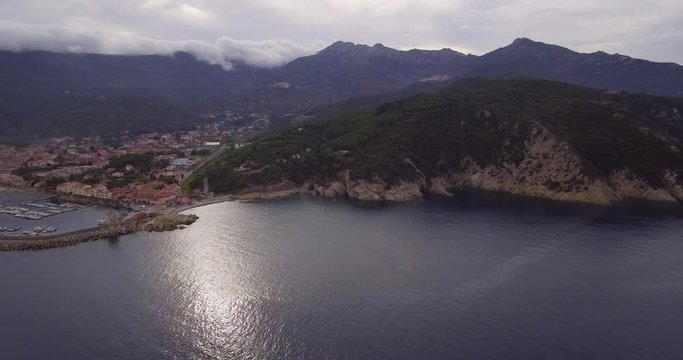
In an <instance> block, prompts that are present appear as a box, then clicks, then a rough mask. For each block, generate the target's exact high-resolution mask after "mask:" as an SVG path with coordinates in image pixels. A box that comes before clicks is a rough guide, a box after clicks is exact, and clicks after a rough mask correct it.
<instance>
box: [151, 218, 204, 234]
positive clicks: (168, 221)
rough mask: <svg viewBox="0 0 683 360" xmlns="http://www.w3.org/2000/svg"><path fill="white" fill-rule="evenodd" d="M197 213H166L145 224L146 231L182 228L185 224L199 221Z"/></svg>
mask: <svg viewBox="0 0 683 360" xmlns="http://www.w3.org/2000/svg"><path fill="white" fill-rule="evenodd" d="M197 219H199V217H197V215H184V214H165V215H159V216H157V217H155V218H154V219H153V220H152V221H150V222H149V223H147V224H146V225H145V226H144V228H143V229H144V230H145V231H154V232H163V231H174V230H178V229H182V228H183V227H184V226H187V225H192V224H194V222H195V221H197Z"/></svg>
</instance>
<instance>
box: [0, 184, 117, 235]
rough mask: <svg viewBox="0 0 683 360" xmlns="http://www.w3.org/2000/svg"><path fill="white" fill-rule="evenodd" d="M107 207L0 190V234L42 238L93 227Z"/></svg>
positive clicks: (43, 195)
mask: <svg viewBox="0 0 683 360" xmlns="http://www.w3.org/2000/svg"><path fill="white" fill-rule="evenodd" d="M109 209H110V208H108V207H104V206H93V205H81V204H76V203H73V202H71V201H55V200H54V198H53V197H50V196H46V195H45V194H35V193H28V192H27V193H22V192H2V191H0V237H15V236H19V237H27V236H28V237H45V236H49V235H53V234H61V233H66V232H72V231H78V230H81V229H87V228H95V227H97V226H99V225H101V224H100V220H102V219H106V217H107V212H108V211H109Z"/></svg>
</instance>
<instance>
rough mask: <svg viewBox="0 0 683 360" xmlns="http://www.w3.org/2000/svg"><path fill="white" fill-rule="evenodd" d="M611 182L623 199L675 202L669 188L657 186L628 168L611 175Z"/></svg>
mask: <svg viewBox="0 0 683 360" xmlns="http://www.w3.org/2000/svg"><path fill="white" fill-rule="evenodd" d="M609 184H610V186H611V187H612V188H613V189H614V191H615V192H616V194H617V195H618V196H619V197H620V198H622V199H640V200H649V201H659V202H669V203H675V202H677V201H678V200H676V198H674V197H673V196H672V195H671V194H670V193H669V191H668V190H667V189H664V188H655V187H653V186H652V185H650V184H648V183H647V181H645V180H644V179H641V178H639V177H637V176H635V175H633V174H631V172H630V171H628V170H619V171H615V172H614V173H612V174H611V175H610V177H609Z"/></svg>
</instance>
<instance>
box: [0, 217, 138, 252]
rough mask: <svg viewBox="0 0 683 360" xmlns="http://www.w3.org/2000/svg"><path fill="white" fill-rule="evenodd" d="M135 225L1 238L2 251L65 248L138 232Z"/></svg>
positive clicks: (128, 224) (0, 246)
mask: <svg viewBox="0 0 683 360" xmlns="http://www.w3.org/2000/svg"><path fill="white" fill-rule="evenodd" d="M137 229H138V226H137V224H135V223H127V224H122V225H117V226H107V227H98V228H90V229H83V230H78V231H73V232H69V233H64V234H54V235H46V236H40V237H36V236H0V251H22V250H42V249H51V248H57V247H65V246H71V245H76V244H80V243H83V242H88V241H95V240H101V239H110V238H115V237H117V236H122V235H127V234H131V233H133V232H135V231H137Z"/></svg>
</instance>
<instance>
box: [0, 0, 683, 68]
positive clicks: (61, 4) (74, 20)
mask: <svg viewBox="0 0 683 360" xmlns="http://www.w3.org/2000/svg"><path fill="white" fill-rule="evenodd" d="M1 20H6V21H13V22H16V23H24V24H41V26H57V27H61V28H62V30H64V29H66V30H69V31H68V32H69V33H74V32H75V33H77V34H80V35H79V36H84V37H86V38H91V37H93V36H94V37H96V38H99V39H102V40H101V41H102V42H103V43H107V44H108V43H118V44H117V45H116V50H118V48H120V47H136V46H137V45H135V44H136V43H137V41H136V42H133V44H131V45H128V44H126V43H127V42H131V40H130V39H129V38H130V37H135V38H139V40H140V42H142V43H145V44H146V43H148V42H154V43H155V44H156V47H159V48H161V49H165V48H168V47H170V48H177V47H180V48H186V47H192V48H193V49H194V48H201V49H202V50H201V51H200V50H196V51H197V52H199V53H201V54H203V55H202V56H203V58H204V59H210V60H207V61H212V62H214V63H219V64H223V66H226V65H227V67H229V66H230V65H229V64H231V63H232V62H233V61H237V60H231V59H232V57H233V56H235V54H238V53H239V54H243V55H242V56H247V54H245V53H246V52H247V51H246V49H249V50H251V52H250V54H248V58H249V59H250V61H252V60H254V62H255V63H259V64H278V63H280V62H281V61H286V60H277V59H283V58H284V59H287V58H288V57H287V56H288V55H289V54H292V52H294V53H295V54H306V53H311V52H312V51H314V50H315V49H316V46H300V45H299V46H297V45H294V44H309V43H311V42H313V41H324V42H325V43H328V44H329V43H332V42H334V41H336V40H346V41H353V42H356V43H364V44H375V43H378V42H381V43H383V44H385V45H387V46H391V47H396V48H404V49H405V48H413V47H416V48H425V47H426V48H435V47H436V48H441V47H451V48H455V49H461V50H466V51H471V52H472V53H474V54H483V53H485V52H487V51H490V50H492V49H495V48H497V47H500V46H504V45H506V44H508V43H509V42H511V41H512V40H513V39H514V38H516V37H522V36H525V37H530V38H532V39H535V40H539V41H544V42H547V43H553V44H558V45H562V46H567V47H569V48H572V49H575V50H579V51H585V52H593V51H597V50H604V51H607V52H619V53H622V54H627V55H631V56H634V57H639V58H645V59H649V60H656V61H677V62H680V63H683V1H681V0H651V1H643V0H601V1H595V0H572V1H566V0H544V1H538V0H229V1H219V0H62V1H54V0H0V21H1ZM93 29H97V31H95V32H96V33H99V34H93ZM33 30H35V29H33ZM55 31H57V30H55ZM83 34H85V35H83ZM2 35H4V33H2V34H0V36H2ZM224 35H228V36H229V37H230V38H232V39H249V40H263V39H273V38H277V39H289V40H290V41H292V42H293V43H294V44H291V43H287V42H282V41H278V42H277V43H280V45H279V46H278V47H277V49H278V50H277V51H276V52H275V54H277V55H273V53H271V52H270V51H271V50H268V49H269V48H270V47H269V45H268V44H269V43H270V42H269V41H265V42H263V43H261V42H259V41H256V42H249V43H242V42H239V41H238V42H236V43H235V44H231V41H230V39H227V40H225V42H227V43H228V44H227V45H220V44H219V43H220V42H221V40H220V39H223V38H222V36H224ZM63 36H73V37H76V35H68V34H65V35H63ZM111 38H118V39H119V40H116V39H111ZM153 39H158V40H164V41H170V42H172V44H159V43H158V41H155V40H153ZM188 39H195V40H201V41H200V43H203V44H204V45H197V44H195V43H194V42H191V41H189V42H188V41H182V42H179V41H178V40H188ZM215 39H219V40H218V41H216V40H215ZM8 41H9V40H7V39H2V38H0V43H3V42H4V43H7V42H8ZM88 41H90V42H95V41H94V40H88ZM98 41H99V40H98ZM83 42H85V40H83ZM70 43H71V45H73V48H76V49H77V48H78V47H81V48H83V49H84V50H85V51H95V50H97V49H99V48H100V47H106V48H111V47H113V46H111V45H108V46H104V44H103V45H93V44H91V46H90V47H88V46H84V45H82V44H81V43H80V42H77V41H70ZM121 43H124V44H121ZM240 43H242V44H240ZM255 43H256V44H260V45H259V46H255ZM74 44H75V45H74ZM314 45H316V44H315V43H314ZM148 46H149V45H145V46H144V47H148ZM137 47H138V48H139V47H141V46H137ZM61 48H64V46H62V47H61ZM93 49H94V50H93ZM207 49H208V50H207ZM226 49H229V50H230V56H228V60H221V59H222V58H225V56H224V55H222V53H221V52H222V51H227V50H226ZM143 50H144V49H143ZM167 51H169V50H167ZM148 52H151V51H148ZM264 52H266V53H265V54H264ZM256 58H259V59H260V60H259V61H255V59H256ZM216 59H218V60H216ZM267 66H272V65H267Z"/></svg>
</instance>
